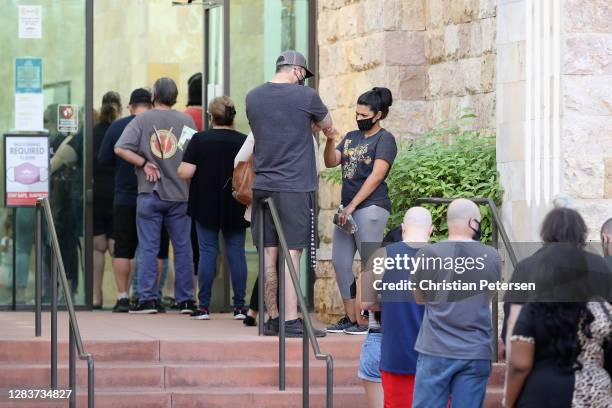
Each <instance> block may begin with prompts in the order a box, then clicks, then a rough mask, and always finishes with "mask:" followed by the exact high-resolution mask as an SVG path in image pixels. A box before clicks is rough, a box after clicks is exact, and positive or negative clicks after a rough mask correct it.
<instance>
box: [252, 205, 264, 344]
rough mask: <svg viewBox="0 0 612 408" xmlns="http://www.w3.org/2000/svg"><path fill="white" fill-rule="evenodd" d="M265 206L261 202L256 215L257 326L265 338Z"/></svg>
mask: <svg viewBox="0 0 612 408" xmlns="http://www.w3.org/2000/svg"><path fill="white" fill-rule="evenodd" d="M264 206H265V201H263V200H261V201H260V202H259V203H258V211H257V214H255V217H257V225H259V228H258V230H257V247H258V248H259V287H258V288H257V290H258V292H259V313H258V314H259V322H258V325H257V326H258V330H259V335H260V336H263V334H264V319H265V316H266V314H265V310H264V309H265V307H264V279H265V273H264V272H265V269H266V259H265V254H266V248H265V246H264V228H265V227H264Z"/></svg>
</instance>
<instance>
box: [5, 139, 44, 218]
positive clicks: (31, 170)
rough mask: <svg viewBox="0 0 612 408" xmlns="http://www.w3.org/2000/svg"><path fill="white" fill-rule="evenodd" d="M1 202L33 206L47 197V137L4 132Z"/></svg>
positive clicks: (10, 205)
mask: <svg viewBox="0 0 612 408" xmlns="http://www.w3.org/2000/svg"><path fill="white" fill-rule="evenodd" d="M4 194H5V197H4V203H5V205H6V206H7V207H34V206H35V205H36V200H37V199H38V198H39V197H48V196H49V138H48V137H47V136H46V135H45V136H21V135H12V134H7V135H4Z"/></svg>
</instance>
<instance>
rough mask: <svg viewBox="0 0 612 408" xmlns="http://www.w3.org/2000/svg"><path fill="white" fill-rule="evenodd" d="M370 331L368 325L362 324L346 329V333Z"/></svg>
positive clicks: (365, 332)
mask: <svg viewBox="0 0 612 408" xmlns="http://www.w3.org/2000/svg"><path fill="white" fill-rule="evenodd" d="M368 331H369V329H368V326H360V325H358V324H356V325H354V326H352V327H347V328H346V329H344V333H346V334H368Z"/></svg>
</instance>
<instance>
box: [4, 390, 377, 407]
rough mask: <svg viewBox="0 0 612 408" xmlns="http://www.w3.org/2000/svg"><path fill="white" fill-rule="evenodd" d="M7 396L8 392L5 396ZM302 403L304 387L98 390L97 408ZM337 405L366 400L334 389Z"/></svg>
mask: <svg viewBox="0 0 612 408" xmlns="http://www.w3.org/2000/svg"><path fill="white" fill-rule="evenodd" d="M3 395H6V393H3ZM301 404H302V388H301V387H299V388H298V387H288V388H287V389H286V390H285V391H279V390H278V388H277V387H256V388H249V387H235V388H232V389H227V388H222V389H216V388H202V389H190V390H181V389H168V390H166V391H165V392H150V391H139V392H138V391H125V390H113V391H104V390H103V391H96V399H95V405H96V408H221V407H222V408H227V407H266V408H288V407H291V408H294V407H299V406H301ZM0 406H2V407H3V408H4V407H6V408H29V407H35V408H40V407H44V408H60V407H61V408H65V407H66V406H67V402H66V401H65V400H63V401H32V400H29V401H18V400H13V401H8V400H3V399H2V398H0ZM77 406H78V407H86V406H87V391H86V390H84V389H79V390H78V391H77ZM310 406H311V407H317V408H318V407H321V408H322V407H325V388H324V387H311V388H310ZM334 406H335V407H351V408H366V407H367V401H366V399H365V394H364V392H363V389H362V388H361V387H334Z"/></svg>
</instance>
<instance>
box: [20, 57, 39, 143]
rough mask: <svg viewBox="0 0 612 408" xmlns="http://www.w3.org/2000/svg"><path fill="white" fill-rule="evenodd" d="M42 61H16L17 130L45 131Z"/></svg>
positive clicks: (21, 59) (24, 59)
mask: <svg viewBox="0 0 612 408" xmlns="http://www.w3.org/2000/svg"><path fill="white" fill-rule="evenodd" d="M42 88H43V85H42V59H41V58H17V59H16V60H15V130H26V131H38V130H43V113H44V106H43V105H44V97H43V93H42Z"/></svg>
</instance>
